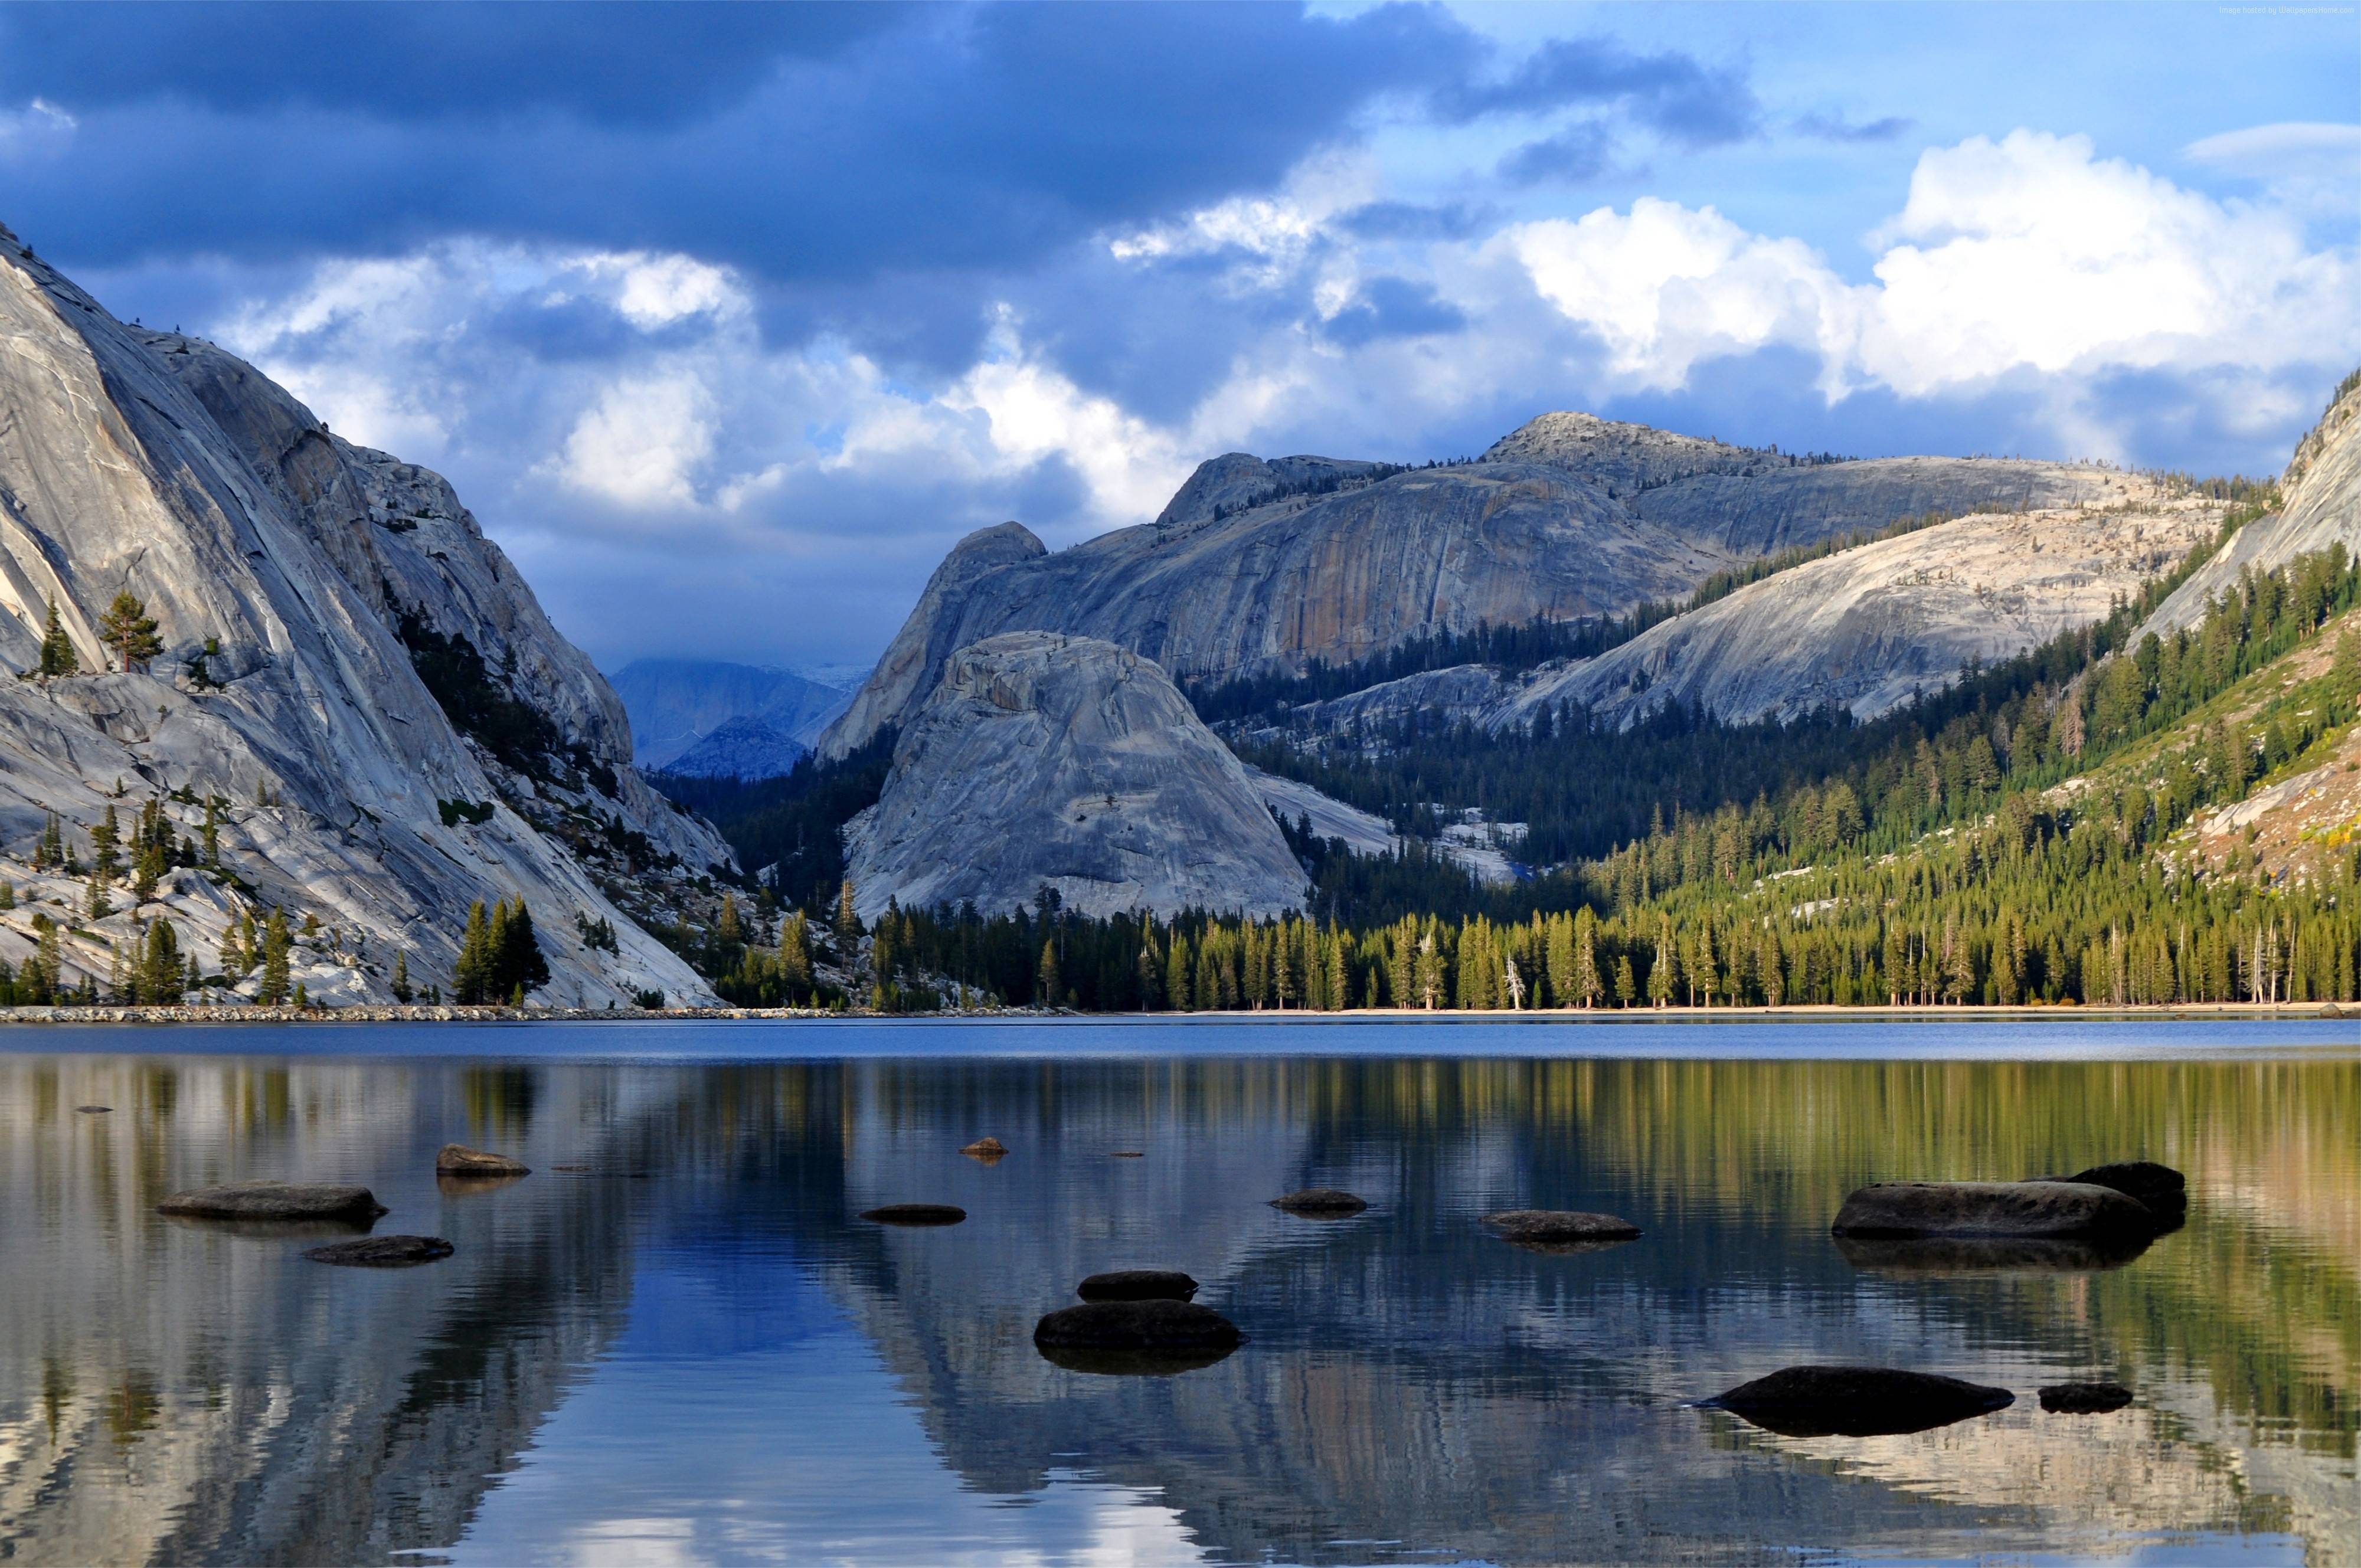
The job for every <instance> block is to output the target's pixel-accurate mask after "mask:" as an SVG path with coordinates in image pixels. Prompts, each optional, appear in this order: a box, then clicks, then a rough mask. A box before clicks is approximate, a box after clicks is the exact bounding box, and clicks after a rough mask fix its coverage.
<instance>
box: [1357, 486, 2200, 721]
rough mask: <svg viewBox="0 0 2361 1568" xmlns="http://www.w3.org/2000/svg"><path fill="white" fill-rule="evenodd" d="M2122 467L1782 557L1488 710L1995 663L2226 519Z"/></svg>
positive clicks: (1879, 684) (2077, 616)
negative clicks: (1782, 565) (2042, 494)
mask: <svg viewBox="0 0 2361 1568" xmlns="http://www.w3.org/2000/svg"><path fill="white" fill-rule="evenodd" d="M2114 480H2115V483H2116V484H2117V485H2118V486H2119V487H2120V488H2118V489H2117V490H2116V491H2114V493H2115V494H2116V495H2118V496H2119V497H2120V498H2121V499H2119V500H2117V501H2116V502H2114V504H2112V505H2106V506H2092V507H2081V508H2072V509H2062V510H2038V511H2026V512H2004V513H1993V514H1979V515H1976V516H1971V517H1965V518H1960V519H1958V520H1956V521H1951V522H1945V523H1938V524H1936V525H1935V526H1933V527H1931V528H1924V529H1920V530H1918V531H1916V532H1911V533H1906V534H1903V535H1901V536H1900V537H1898V538H1894V539H1885V540H1880V541H1877V542H1876V543H1870V544H1865V545H1861V546H1859V547H1857V548H1855V549H1851V550H1846V551H1841V552H1839V553H1838V554H1834V555H1828V556H1825V557H1823V558H1821V559H1819V560H1817V561H1810V562H1806V563H1805V564H1804V565H1798V566H1791V567H1789V568H1787V569H1786V570H1785V571H1783V572H1776V573H1773V575H1772V576H1768V577H1765V578H1763V579H1762V580H1761V581H1759V582H1755V583H1752V584H1750V585H1748V586H1747V587H1742V588H1740V589H1739V590H1738V591H1736V592H1735V593H1732V594H1730V595H1729V596H1728V597H1727V598H1720V599H1717V600H1715V601H1714V602H1713V603H1711V604H1708V605H1706V606H1704V607H1703V608H1701V609H1695V610H1691V611H1689V612H1687V613H1686V614H1684V615H1679V616H1675V617H1674V618H1673V619H1672V620H1666V621H1663V622H1660V623H1658V624H1657V625H1655V626H1653V627H1651V628H1650V629H1649V630H1646V631H1645V632H1642V634H1641V635H1640V636H1638V637H1636V638H1634V639H1632V640H1631V641H1629V642H1626V643H1624V644H1623V645H1622V646H1620V647H1619V648H1616V649H1614V650H1612V651H1611V652H1608V653H1606V654H1603V655H1602V656H1600V657H1598V658H1596V659H1590V660H1586V661H1583V662H1581V663H1576V664H1572V665H1569V666H1567V667H1565V668H1563V669H1561V670H1558V671H1555V672H1552V673H1544V674H1542V675H1540V676H1538V677H1537V678H1535V679H1533V680H1532V681H1531V682H1530V683H1529V684H1526V685H1522V686H1521V687H1520V688H1518V689H1517V690H1515V691H1514V692H1513V693H1510V694H1509V695H1508V696H1506V697H1505V699H1495V701H1494V702H1493V703H1492V704H1491V705H1489V706H1488V708H1487V715H1488V718H1489V720H1490V722H1492V723H1493V724H1494V725H1495V726H1498V725H1501V724H1507V723H1529V722H1531V720H1532V717H1533V715H1534V714H1535V712H1536V711H1537V710H1538V709H1539V708H1540V707H1542V706H1543V705H1544V704H1553V705H1554V704H1558V703H1565V702H1573V703H1576V704H1579V705H1582V706H1585V707H1590V708H1592V709H1594V710H1596V711H1598V712H1600V713H1604V714H1608V715H1614V716H1620V715H1628V714H1634V713H1637V712H1639V711H1641V710H1642V709H1644V708H1648V707H1655V706H1657V705H1659V704H1663V703H1666V702H1672V703H1678V704H1682V705H1689V704H1702V705H1703V706H1704V707H1706V708H1707V709H1708V710H1709V711H1711V712H1712V713H1714V714H1716V715H1717V716H1719V717H1720V718H1725V719H1730V720H1745V719H1752V718H1761V717H1763V716H1764V715H1766V714H1768V715H1775V716H1777V717H1781V718H1792V717H1793V716H1795V715H1796V714H1798V713H1802V712H1805V711H1807V710H1809V709H1811V708H1815V707H1822V706H1824V705H1833V706H1836V707H1846V708H1850V709H1851V710H1852V712H1853V714H1854V715H1855V716H1856V717H1858V718H1869V717H1872V716H1873V715H1875V714H1879V713H1883V712H1884V711H1885V710H1886V709H1887V708H1890V707H1894V706H1895V705H1896V704H1899V703H1903V702H1907V701H1908V700H1909V699H1910V694H1911V693H1912V691H1914V690H1916V689H1924V690H1927V691H1933V690H1936V689H1938V688H1939V687H1941V686H1943V685H1948V684H1949V682H1950V681H1951V680H1952V679H1953V678H1954V677H1955V676H1957V675H1958V674H1959V672H1960V666H1961V665H1963V664H1964V663H1966V662H1967V661H1968V660H1969V659H1970V658H1971V657H1972V658H1975V659H1978V660H1981V661H1982V662H1984V663H1991V662H1993V660H1996V659H2003V658H2006V657H2008V656H2009V655H2011V654H2014V653H2015V652H2020V651H2021V650H2023V649H2025V648H2027V647H2030V646H2032V645H2034V644H2036V643H2038V642H2042V641H2048V639H2049V638H2051V637H2054V636H2056V635H2057V634H2058V633H2059V632H2060V631H2065V630H2071V629H2072V628H2075V627H2078V626H2083V625H2088V624H2089V623H2091V622H2092V621H2095V620H2102V619H2103V618H2104V617H2105V616H2106V614H2107V613H2108V611H2109V610H2110V609H2112V608H2113V605H2114V600H2115V599H2116V598H2119V597H2123V596H2126V595H2128V594H2130V593H2132V592H2133V591H2135V590H2136V589H2137V587H2139V585H2140V584H2141V583H2143V582H2145V581H2147V579H2149V578H2151V577H2155V576H2158V575H2160V574H2162V573H2164V572H2167V571H2169V570H2170V569H2171V568H2172V566H2173V565H2175V564H2177V563H2178V562H2180V560H2181V559H2182V558H2183V557H2185V556H2186V555H2187V554H2189V553H2190V552H2191V550H2193V549H2195V548H2197V547H2198V546H2199V545H2200V544H2202V543H2205V542H2206V541H2208V540H2210V539H2211V538H2213V534H2214V533H2215V532H2216V531H2217V530H2218V529H2219V527H2220V525H2221V519H2222V511H2223V508H2222V506H2221V505H2220V503H2218V502H2213V501H2210V500H2206V499H2202V498H2200V497H2188V496H2183V497H2174V496H2171V495H2169V494H2168V493H2167V491H2166V489H2165V488H2164V487H2162V486H2161V485H2159V484H2158V483H2157V482H2155V481H2151V480H2147V479H2144V478H2138V477H2132V476H2128V475H2117V476H2115V477H2114ZM1429 680H1430V682H1432V680H1433V677H1429ZM1360 695H1361V696H1364V697H1365V698H1366V697H1368V696H1372V695H1373V694H1360ZM1343 701H1345V702H1346V703H1350V702H1351V701H1353V699H1351V698H1345V699H1343ZM1323 706H1334V705H1323Z"/></svg>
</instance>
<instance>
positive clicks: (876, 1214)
mask: <svg viewBox="0 0 2361 1568" xmlns="http://www.w3.org/2000/svg"><path fill="white" fill-rule="evenodd" d="M861 1217H862V1219H864V1220H869V1221H873V1222H874V1223H877V1224H881V1225H956V1224H959V1223H962V1222H963V1221H965V1220H966V1218H967V1211H966V1210H964V1209H962V1208H961V1207H960V1206H959V1205H958V1204H956V1203H888V1204H886V1205H885V1206H884V1208H882V1209H864V1210H862V1212H861Z"/></svg>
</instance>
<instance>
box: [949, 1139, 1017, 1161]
mask: <svg viewBox="0 0 2361 1568" xmlns="http://www.w3.org/2000/svg"><path fill="white" fill-rule="evenodd" d="M960 1153H961V1154H963V1155H965V1156H967V1157H968V1158H970V1159H980V1160H982V1161H983V1163H984V1164H986V1165H991V1164H994V1162H996V1161H999V1160H1004V1159H1006V1158H1007V1157H1008V1146H1007V1145H1006V1144H1004V1143H1002V1142H1001V1141H1000V1140H999V1139H998V1138H991V1137H985V1138H978V1139H976V1140H975V1142H973V1143H972V1144H970V1145H968V1146H966V1147H965V1148H963V1149H961V1150H960Z"/></svg>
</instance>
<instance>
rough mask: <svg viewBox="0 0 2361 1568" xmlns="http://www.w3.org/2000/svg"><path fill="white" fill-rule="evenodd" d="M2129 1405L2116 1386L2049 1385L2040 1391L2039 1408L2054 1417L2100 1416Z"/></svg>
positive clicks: (2127, 1397)
mask: <svg viewBox="0 0 2361 1568" xmlns="http://www.w3.org/2000/svg"><path fill="white" fill-rule="evenodd" d="M2131 1402H2132V1391H2131V1390H2130V1389H2128V1388H2126V1387H2124V1386H2123V1385H2122V1384H2120V1383H2052V1384H2050V1385H2049V1386H2048V1387H2045V1388H2043V1389H2042V1390H2041V1408H2042V1409H2045V1410H2048V1412H2049V1413H2050V1414H2051V1415H2054V1416H2103V1415H2105V1414H2106V1413H2107V1412H2108V1411H2109V1410H2120V1409H2123V1408H2124V1407H2125V1405H2128V1404H2130V1403H2131Z"/></svg>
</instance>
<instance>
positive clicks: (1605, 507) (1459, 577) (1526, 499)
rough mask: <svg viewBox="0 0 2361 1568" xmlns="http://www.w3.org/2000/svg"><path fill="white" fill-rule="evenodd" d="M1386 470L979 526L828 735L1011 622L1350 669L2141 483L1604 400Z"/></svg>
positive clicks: (1322, 463) (1276, 475) (1312, 473)
mask: <svg viewBox="0 0 2361 1568" xmlns="http://www.w3.org/2000/svg"><path fill="white" fill-rule="evenodd" d="M1375 473H1376V470H1375V469H1374V468H1373V466H1370V465H1366V464H1352V463H1344V462H1339V461H1337V460H1335V459H1330V458H1310V457H1299V458H1279V459H1272V460H1269V461H1265V460H1263V459H1259V458H1255V457H1251V456H1248V455H1246V454H1243V453H1229V454H1226V455H1223V456H1221V457H1216V458H1213V459H1211V460H1209V461H1208V462H1206V463H1205V464H1203V465H1202V466H1200V467H1199V469H1198V471H1197V472H1196V473H1195V474H1194V475H1192V476H1191V478H1190V479H1189V482H1188V483H1187V484H1185V485H1183V486H1182V487H1181V489H1180V493H1179V494H1178V495H1176V496H1175V497H1174V498H1173V501H1172V504H1171V505H1170V506H1169V507H1168V508H1166V510H1165V511H1164V513H1163V515H1162V516H1161V517H1160V518H1159V520H1158V521H1157V522H1156V523H1155V524H1154V525H1152V526H1148V527H1144V528H1131V529H1123V530H1118V531H1117V532H1113V533H1108V534H1104V535H1102V536H1100V537H1099V538H1097V539H1093V540H1091V541H1090V542H1088V543H1084V544H1081V545H1077V546H1076V547H1074V548H1073V549H1071V550H1063V551H1060V552H1058V553H1056V554H1050V553H1049V552H1048V551H1046V550H1045V549H1044V548H1043V547H1042V545H1041V543H1040V541H1038V539H1036V538H1034V537H1033V535H1032V534H1031V533H1029V532H1026V531H1025V530H1024V529H1023V528H1021V527H1019V526H1018V525H1016V524H1015V523H1004V524H1002V525H1000V526H999V527H997V528H993V529H986V530H984V531H983V532H979V533H974V534H971V535H969V536H968V537H967V538H966V539H964V540H962V541H961V542H960V543H959V545H958V546H957V547H955V548H954V549H953V550H952V552H951V554H950V556H949V557H948V558H946V559H945V561H944V562H943V565H941V567H939V569H938V570H937V571H936V573H935V576H934V578H933V580H932V581H930V582H929V583H928V586H927V590H926V592H925V593H924V594H923V595H922V596H921V597H920V598H919V601H918V604H917V608H916V609H913V610H912V611H911V614H910V619H909V620H908V621H907V622H906V623H905V624H904V626H903V628H902V630H901V632H900V634H899V635H898V636H897V637H896V638H895V641H894V643H893V645H892V647H891V648H889V649H888V650H887V652H886V654H885V657H884V659H883V660H882V661H881V662H880V663H879V664H878V667H877V669H876V671H875V672H874V673H873V674H872V676H871V677H870V680H869V682H868V684H867V685H865V686H864V687H863V689H862V692H861V694H860V695H859V696H858V697H856V698H855V699H854V702H853V705H852V707H851V708H850V709H848V710H847V712H846V713H845V715H844V717H843V718H840V719H839V720H838V721H837V723H836V724H835V725H834V726H833V727H832V728H831V729H829V733H828V734H827V735H826V736H824V737H823V738H822V740H821V741H820V744H819V747H818V750H819V751H820V752H821V754H822V755H823V756H830V757H835V756H841V755H843V754H844V753H845V752H847V751H851V750H852V749H853V748H855V747H857V746H860V745H862V744H863V743H864V742H866V741H867V740H869V739H870V738H871V737H873V736H874V735H875V734H876V733H877V732H878V731H879V730H880V729H884V728H885V727H888V726H891V725H894V724H897V723H901V722H903V721H904V720H905V719H906V717H907V716H908V715H909V714H911V713H912V712H913V711H915V709H916V707H917V705H918V704H919V703H920V702H922V701H923V700H924V699H925V696H926V694H927V692H928V690H929V689H930V688H931V685H932V682H933V680H934V679H935V677H936V675H937V674H938V673H939V671H940V669H941V667H942V663H943V661H944V660H945V659H946V658H948V657H949V656H950V653H951V652H953V651H954V650H956V649H959V648H962V647H965V646H967V645H968V644H969V643H971V642H973V641H977V640H979V639H981V638H983V637H987V636H991V635H994V634H996V633H999V632H1004V631H1016V630H1053V631H1065V632H1071V633H1077V634H1081V635H1084V636H1090V637H1097V638H1102V639H1104V640H1105V641H1111V642H1115V643H1118V644H1120V645H1122V646H1124V647H1126V648H1129V649H1131V650H1132V651H1133V652H1137V653H1140V654H1143V655H1145V656H1147V657H1148V658H1150V659H1154V660H1156V661H1157V662H1158V663H1160V664H1162V665H1163V666H1164V667H1165V668H1166V669H1167V670H1169V671H1170V672H1171V673H1172V674H1174V675H1176V676H1187V677H1194V676H1221V675H1228V674H1239V673H1246V672H1258V671H1269V670H1278V669H1297V668H1301V667H1302V666H1303V665H1305V664H1307V663H1310V662H1312V661H1313V660H1326V661H1328V662H1330V663H1353V662H1355V661H1357V660H1361V659H1365V658H1367V657H1368V656H1369V655H1371V654H1374V653H1378V652H1383V651H1384V650H1386V649H1388V648H1390V647H1393V646H1395V645H1397V644H1399V643H1400V642H1402V641H1407V640H1409V639H1411V638H1415V637H1418V636H1421V635H1423V634H1428V633H1437V632H1464V631H1470V630H1474V629H1475V628H1476V627H1477V625H1478V624H1479V623H1481V624H1489V625H1493V626H1510V625H1521V624H1524V623H1526V622H1529V621H1532V620H1543V619H1546V620H1578V619H1582V618H1584V617H1589V616H1598V615H1608V614H1615V613H1620V612H1621V611H1623V610H1626V609H1631V607H1632V606H1634V605H1637V604H1640V603H1642V602H1645V601H1653V600H1662V599H1667V598H1680V597H1682V596H1684V595H1686V594H1687V593H1688V592H1690V591H1691V590H1692V589H1693V588H1695V587H1697V584H1698V583H1700V582H1701V581H1703V580H1704V579H1705V578H1706V577H1707V576H1710V575H1711V574H1712V573H1713V572H1715V571H1717V570H1719V569H1721V568H1723V567H1726V566H1729V565H1732V564H1734V563H1736V562H1739V561H1742V560H1745V559H1748V558H1751V557H1752V556H1755V555H1759V554H1763V553H1765V552H1769V551H1774V550H1779V549H1783V548H1785V547H1787V546H1790V545H1795V544H1806V543H1816V542H1817V541H1819V540H1822V539H1825V538H1828V536H1830V535H1831V534H1842V533H1848V532H1857V531H1860V530H1863V529H1875V528H1881V527H1883V526H1884V525H1886V524H1888V523H1890V522H1893V521H1895V520H1896V519H1898V518H1903V517H1909V516H1916V515H1917V514H1919V513H1922V512H1925V511H1927V510H1929V509H1936V510H1945V511H1952V512H1961V511H1969V510H1975V509H1978V508H2002V507H2008V508H2014V507H2018V506H2045V505H2046V506H2056V505H2063V504H2069V503H2075V502H2080V501H2084V500H2091V499H2098V498H2099V497H2100V495H2101V494H2102V492H2103V491H2104V489H2105V488H2106V486H2107V485H2108V484H2109V483H2110V482H2112V481H2114V480H2116V479H2119V478H2120V476H2114V475H2109V474H2106V473H2104V472H2103V471H2101V470H2096V469H2081V468H2070V467H2065V466H2059V465H2054V464H2040V463H1999V462H1983V461H1977V462H1969V461H1964V460H1957V459H1949V458H1908V459H1887V460H1880V461H1877V462H1871V463H1845V464H1836V465H1828V466H1820V467H1798V466H1791V460H1790V459H1788V458H1786V457H1784V456H1782V455H1779V454H1776V453H1771V452H1760V451H1753V450H1751V449H1747V448H1741V447H1732V446H1725V445H1722V444H1719V443H1716V442H1709V441H1699V440H1697V439H1696V438H1694V437H1689V436H1680V435H1674V434H1672V433H1667V432H1664V431H1658V430H1651V429H1649V428H1648V427H1646V426H1644V425H1631V424H1617V423H1613V422H1608V421H1602V420H1597V419H1593V418H1591V417H1590V416H1588V415H1586V414H1547V415H1543V417H1542V418H1540V419H1537V420H1535V421H1533V422H1531V423H1529V424H1527V425H1526V426H1524V427H1523V428H1522V429H1521V430H1520V431H1518V432H1516V433H1513V434H1511V435H1510V436H1508V437H1506V438H1504V439H1503V440H1501V441H1500V442H1499V443H1498V444H1496V445H1495V446H1494V447H1493V448H1492V450H1491V451H1490V452H1488V453H1487V454H1486V455H1484V457H1483V458H1482V459H1481V460H1479V461H1477V462H1475V463H1471V464H1465V465H1461V466H1455V467H1449V468H1429V469H1417V470H1412V471H1410V472H1405V473H1397V474H1392V475H1390V476H1388V477H1373V476H1374V475H1375ZM1332 486H1333V488H1329V487H1332ZM1289 491H1291V492H1293V493H1281V492H1289ZM1266 496H1275V497H1276V499H1268V500H1259V501H1258V498H1262V497H1266ZM1257 502H1258V504H1257ZM1240 507H1243V508H1244V510H1233V509H1236V508H1240ZM1216 511H1221V512H1223V513H1224V515H1222V516H1220V517H1218V518H1217V517H1215V516H1214V513H1215V512H1216Z"/></svg>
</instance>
